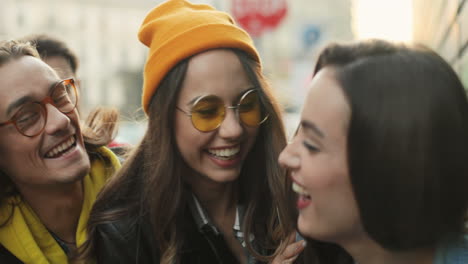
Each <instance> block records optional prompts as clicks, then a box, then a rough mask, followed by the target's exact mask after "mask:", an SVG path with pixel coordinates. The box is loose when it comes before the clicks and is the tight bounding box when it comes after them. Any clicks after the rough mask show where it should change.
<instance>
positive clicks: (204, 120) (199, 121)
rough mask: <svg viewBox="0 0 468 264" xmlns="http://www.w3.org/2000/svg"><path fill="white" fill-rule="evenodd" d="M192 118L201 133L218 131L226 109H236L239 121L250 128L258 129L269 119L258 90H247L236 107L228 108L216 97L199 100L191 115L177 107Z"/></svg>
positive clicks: (204, 97) (205, 97) (206, 96)
mask: <svg viewBox="0 0 468 264" xmlns="http://www.w3.org/2000/svg"><path fill="white" fill-rule="evenodd" d="M176 108H177V109H178V110H180V111H181V112H183V113H184V114H186V115H187V116H190V118H191V119H192V124H193V126H194V127H195V128H196V129H198V130H199V131H201V132H210V131H213V130H215V129H217V128H218V127H219V126H220V125H221V123H222V122H223V120H224V118H225V116H226V109H234V110H235V111H236V115H237V117H238V118H239V120H240V121H241V122H242V123H243V124H245V125H247V126H250V127H257V126H259V125H260V124H262V123H263V122H265V121H266V120H267V118H268V115H267V114H266V113H265V110H264V107H263V106H262V104H261V102H260V98H259V96H258V91H257V89H250V90H247V91H246V92H245V93H244V94H243V95H242V96H241V98H240V100H239V103H238V104H237V105H234V106H226V105H224V102H223V100H222V99H221V98H219V97H218V96H216V95H205V96H202V97H200V98H198V99H197V100H196V101H195V102H194V104H193V106H192V108H191V109H190V113H188V112H186V111H184V110H182V109H181V108H179V107H176Z"/></svg>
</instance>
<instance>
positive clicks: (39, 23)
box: [0, 0, 154, 112]
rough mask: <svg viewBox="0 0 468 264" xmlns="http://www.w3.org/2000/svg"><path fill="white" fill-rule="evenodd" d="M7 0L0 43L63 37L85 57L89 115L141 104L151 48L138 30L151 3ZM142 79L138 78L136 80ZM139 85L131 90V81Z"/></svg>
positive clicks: (82, 71) (0, 17)
mask: <svg viewBox="0 0 468 264" xmlns="http://www.w3.org/2000/svg"><path fill="white" fill-rule="evenodd" d="M109 3H110V1H108V0H99V1H86V0H85V1H79V0H2V8H1V9H0V39H2V40H4V39H12V38H13V39H14V38H20V37H23V36H25V35H28V34H40V33H47V34H50V35H53V36H55V37H58V38H60V39H63V40H64V41H65V42H66V43H67V44H68V45H69V46H70V48H71V49H72V50H73V51H75V52H76V53H77V55H78V57H79V59H80V67H79V70H78V77H79V78H80V79H81V88H82V96H81V98H80V101H81V106H82V110H83V112H87V111H89V110H90V109H92V108H94V107H95V106H102V105H104V106H105V105H112V106H116V107H118V108H120V109H122V110H123V111H125V110H127V108H128V105H131V106H133V108H132V109H134V108H135V105H138V104H139V100H140V93H141V92H140V90H141V89H140V87H141V85H139V83H141V72H142V66H143V62H144V58H145V56H146V49H145V47H144V46H143V45H142V44H140V42H139V41H138V40H137V37H136V35H137V30H138V28H139V26H140V23H141V21H142V19H143V18H144V16H145V14H146V12H148V10H149V9H150V8H151V6H152V5H153V4H154V3H150V1H141V0H140V1H112V4H109ZM135 76H136V77H135ZM132 79H133V80H135V79H136V81H137V85H139V86H136V87H126V86H125V85H126V84H128V83H129V81H128V80H132Z"/></svg>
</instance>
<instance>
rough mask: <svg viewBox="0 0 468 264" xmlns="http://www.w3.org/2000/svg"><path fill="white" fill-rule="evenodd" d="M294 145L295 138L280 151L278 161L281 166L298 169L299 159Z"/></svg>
mask: <svg viewBox="0 0 468 264" xmlns="http://www.w3.org/2000/svg"><path fill="white" fill-rule="evenodd" d="M296 147H297V146H296V144H295V140H293V141H292V142H291V143H289V144H288V145H286V147H285V148H284V149H283V151H281V153H280V155H279V157H278V162H279V164H280V165H281V166H282V167H284V168H286V169H298V168H299V167H300V166H301V159H300V157H299V155H298V153H297V152H296V149H295V148H296Z"/></svg>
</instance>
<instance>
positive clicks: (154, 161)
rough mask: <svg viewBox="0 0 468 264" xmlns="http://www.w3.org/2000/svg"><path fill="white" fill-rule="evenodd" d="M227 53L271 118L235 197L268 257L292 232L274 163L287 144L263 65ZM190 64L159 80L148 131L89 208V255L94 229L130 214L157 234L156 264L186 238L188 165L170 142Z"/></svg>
mask: <svg viewBox="0 0 468 264" xmlns="http://www.w3.org/2000/svg"><path fill="white" fill-rule="evenodd" d="M229 50H232V51H233V52H235V54H236V55H237V57H238V58H239V60H240V62H241V64H242V66H243V68H244V70H245V72H246V73H247V76H248V77H249V79H250V81H251V82H252V84H253V85H254V86H257V87H259V94H260V98H261V101H262V103H263V105H264V106H265V108H266V112H267V113H268V114H269V118H268V119H267V121H266V122H265V123H263V124H262V125H261V126H260V128H259V133H258V135H257V139H256V141H255V144H254V146H253V147H252V150H251V151H250V153H249V154H248V156H247V158H246V161H245V163H244V165H243V168H242V172H241V176H240V179H239V185H240V186H239V190H240V193H239V197H240V201H241V202H242V203H243V204H245V206H246V213H245V216H244V223H245V225H244V232H245V235H246V236H247V237H249V234H254V235H255V237H256V241H257V242H259V243H260V246H261V247H262V248H269V249H272V252H273V251H274V250H275V249H277V248H281V247H284V246H285V244H284V243H282V241H283V240H285V238H286V237H287V236H288V234H290V233H291V232H292V230H293V223H292V221H291V220H290V217H289V214H291V207H288V206H285V205H286V204H287V203H285V202H284V201H285V200H287V199H291V197H289V196H288V195H290V193H291V192H290V191H288V189H289V187H288V186H290V183H289V179H288V178H287V177H285V172H284V170H283V169H281V168H280V167H279V165H278V163H277V158H278V155H279V153H280V152H281V150H282V149H283V148H284V147H285V145H286V137H285V132H284V127H283V122H282V117H281V115H280V110H279V107H278V104H277V102H276V100H275V99H274V97H273V96H272V91H271V88H270V87H269V85H268V84H267V82H266V81H265V79H264V78H263V75H262V74H261V69H260V65H259V64H258V63H257V62H255V61H254V60H252V59H251V58H250V57H248V56H247V55H246V54H245V53H244V52H242V51H239V50H236V49H229ZM188 61H189V59H186V60H183V61H181V62H179V64H178V65H176V66H175V67H174V68H173V69H172V70H171V71H170V72H169V73H168V74H167V75H166V77H165V78H164V80H163V81H162V82H161V84H160V86H159V87H158V89H157V90H156V92H155V95H154V96H153V98H152V99H151V102H150V105H149V111H148V129H147V131H146V134H145V135H144V137H143V139H142V141H141V142H140V144H139V145H138V146H137V147H136V148H135V149H134V151H133V152H132V153H131V154H130V156H129V158H128V160H127V161H126V162H125V164H124V166H123V168H122V169H121V170H120V171H119V172H118V174H117V176H116V177H115V178H114V179H112V180H111V182H110V183H109V184H108V185H107V186H106V187H105V188H104V190H103V191H102V192H101V194H100V195H99V197H98V199H97V201H96V203H95V204H94V207H93V210H92V212H91V216H90V219H89V222H88V223H89V225H88V234H89V240H88V243H87V245H86V246H85V250H84V251H83V252H84V255H85V256H86V257H90V258H93V257H98V254H99V252H98V250H96V248H95V247H96V239H97V238H96V235H95V232H96V227H97V226H98V225H100V224H103V223H105V222H108V221H115V220H118V219H119V218H120V217H123V216H127V217H132V218H135V221H138V220H137V219H138V218H145V219H148V220H149V222H150V223H151V226H152V227H153V230H158V231H159V232H155V233H154V237H155V241H156V247H157V248H155V250H159V252H160V253H161V263H171V262H173V261H176V262H177V261H178V260H177V257H178V256H177V254H178V249H179V248H178V247H179V246H180V245H181V244H182V242H183V240H184V239H185V238H184V234H181V233H180V230H183V228H182V227H181V226H182V225H183V221H184V219H185V218H184V212H185V208H186V203H187V197H188V195H189V194H190V193H189V192H190V191H189V187H187V186H186V183H185V181H184V179H183V177H184V176H183V174H184V173H183V171H182V170H183V169H182V168H184V166H185V168H187V167H188V166H187V165H186V164H185V162H184V160H183V159H182V157H181V155H180V153H179V151H178V149H177V145H176V142H175V137H174V135H175V131H174V116H175V109H176V108H175V106H176V102H177V98H178V95H179V93H180V90H181V86H182V83H183V81H184V76H185V73H186V71H187V65H188ZM184 164H185V165H184ZM181 165H183V166H181ZM116 190H118V191H116ZM109 205H111V206H109ZM112 205H114V206H112ZM109 208H112V209H109ZM246 242H249V241H248V240H246ZM248 247H249V249H250V250H252V251H253V253H254V254H255V255H256V256H257V257H259V258H263V259H267V257H265V256H260V254H258V253H256V252H254V250H253V249H252V247H251V245H250V243H248Z"/></svg>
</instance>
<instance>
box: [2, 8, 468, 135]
mask: <svg viewBox="0 0 468 264" xmlns="http://www.w3.org/2000/svg"><path fill="white" fill-rule="evenodd" d="M161 2H162V1H161V0H2V1H1V5H0V40H5V39H14V38H20V37H23V36H25V35H28V34H32V33H34V34H40V33H47V34H50V35H52V36H55V37H58V38H60V39H62V40H64V41H65V42H66V43H67V44H68V45H69V46H70V48H71V49H73V50H74V51H75V52H76V53H77V55H78V57H79V59H80V67H79V71H78V78H80V79H81V89H82V94H81V97H80V100H81V102H80V104H81V110H82V112H83V114H84V115H86V113H87V112H89V111H90V110H91V109H93V108H94V107H97V106H115V107H117V108H118V109H119V110H120V111H121V113H122V122H121V125H120V130H119V134H118V138H117V139H118V140H119V141H123V142H128V143H132V144H136V143H138V141H139V140H140V138H141V136H142V133H143V131H144V130H145V124H146V122H145V116H144V114H142V111H141V109H140V97H141V86H142V72H143V65H144V61H145V57H146V52H147V48H146V47H144V46H143V45H142V44H141V43H140V42H139V41H138V39H137V31H138V28H139V26H140V24H141V22H142V20H143V18H144V17H145V15H146V13H147V12H148V11H149V10H150V9H151V8H153V7H154V6H156V5H157V4H159V3H161ZM192 2H194V3H207V4H210V5H213V6H214V7H216V8H218V9H220V10H224V11H227V12H229V13H231V14H232V15H233V16H234V17H235V19H236V20H237V23H238V24H240V25H241V26H242V27H244V29H246V30H247V31H248V32H250V34H251V35H252V36H253V38H254V41H255V44H256V46H257V48H258V50H259V52H260V55H261V57H262V60H263V65H264V71H265V73H266V76H267V77H268V78H269V81H270V83H271V84H272V86H273V88H274V90H275V92H276V94H277V95H278V97H279V98H280V102H281V105H282V106H283V109H284V113H285V117H286V120H285V121H286V127H287V129H288V133H289V135H291V134H292V131H294V129H295V127H296V126H297V124H298V121H299V112H300V109H301V107H302V105H301V103H302V101H303V99H304V94H305V90H306V84H307V82H308V81H309V80H310V76H311V73H312V71H313V68H314V63H315V60H316V56H317V54H318V52H320V50H321V49H322V48H323V47H324V46H325V45H326V44H328V43H330V42H334V41H353V40H357V39H366V38H384V39H387V40H393V41H404V42H417V43H423V44H425V45H428V46H429V47H431V48H432V49H434V50H436V51H437V52H438V53H439V54H440V55H442V56H443V57H444V58H445V59H446V60H447V61H448V62H449V63H450V64H452V65H453V67H454V68H455V70H456V71H457V72H458V73H459V75H460V77H461V79H462V80H463V82H464V83H465V86H466V85H467V84H468V52H466V49H467V47H468V8H467V7H465V6H466V5H465V2H466V0H206V1H202V0H192ZM25 78H28V77H27V76H25Z"/></svg>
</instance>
